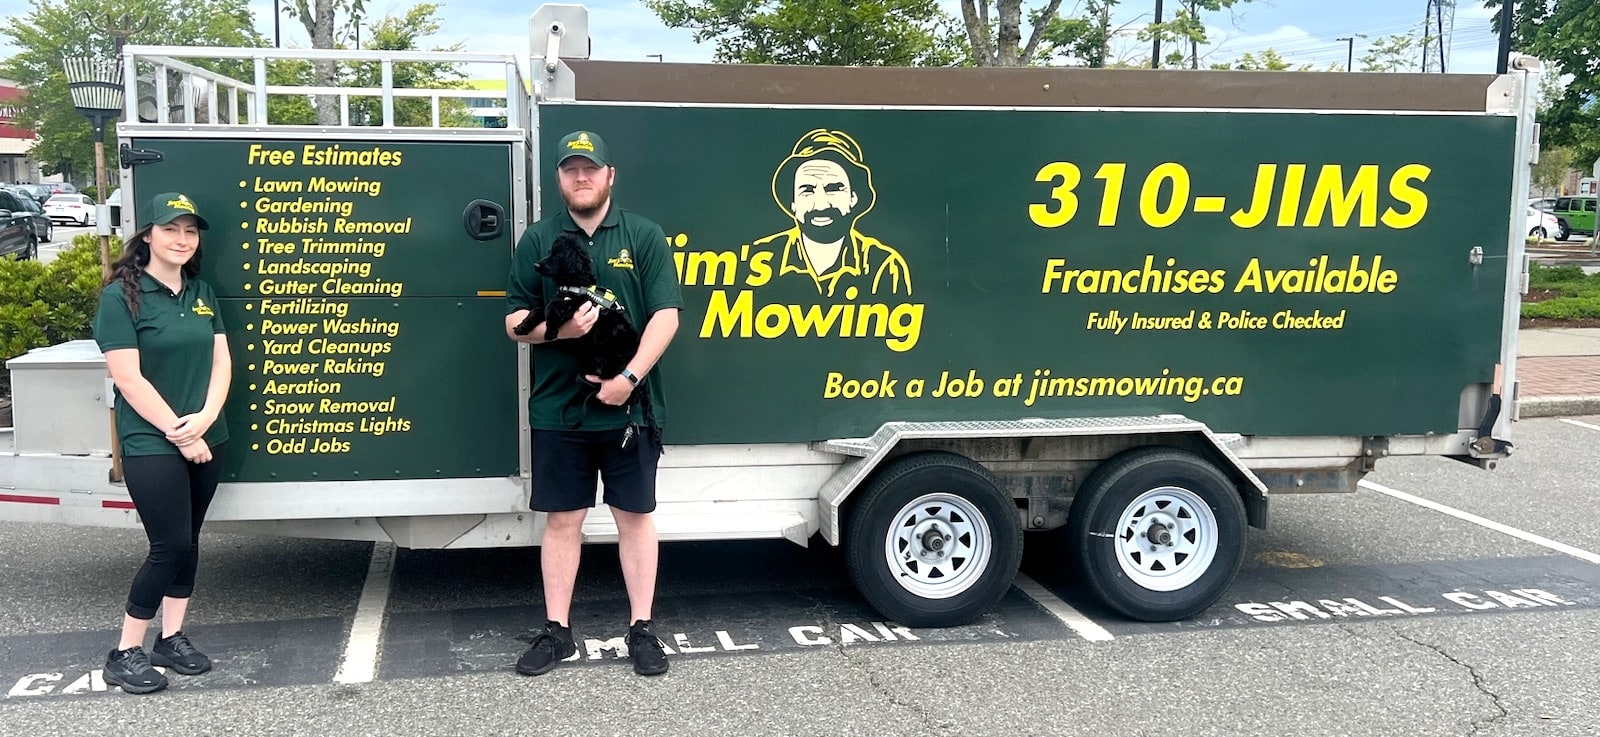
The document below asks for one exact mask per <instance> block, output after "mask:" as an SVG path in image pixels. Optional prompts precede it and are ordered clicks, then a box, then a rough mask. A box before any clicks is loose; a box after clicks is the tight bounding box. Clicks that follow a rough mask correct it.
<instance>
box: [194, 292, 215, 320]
mask: <svg viewBox="0 0 1600 737" xmlns="http://www.w3.org/2000/svg"><path fill="white" fill-rule="evenodd" d="M194 314H196V315H199V316H201V317H211V316H212V315H214V314H216V313H213V312H212V311H211V307H210V306H208V305H206V301H205V300H203V299H200V298H199V297H195V298H194Z"/></svg>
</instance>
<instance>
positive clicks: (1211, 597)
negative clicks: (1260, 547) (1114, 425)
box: [1067, 448, 1247, 622]
mask: <svg viewBox="0 0 1600 737" xmlns="http://www.w3.org/2000/svg"><path fill="white" fill-rule="evenodd" d="M1245 527H1246V519H1245V512H1244V501H1243V500H1242V499H1240V497H1239V492H1238V490H1237V489H1236V488H1235V486H1234V484H1233V483H1232V482H1231V481H1230V480H1229V479H1228V477H1227V476H1226V475H1224V474H1223V472H1222V471H1221V470H1219V469H1218V468H1217V467H1216V466H1214V465H1213V464H1211V463H1210V462H1208V461H1206V460H1205V459H1203V458H1201V457H1199V456H1197V455H1195V454H1193V453H1189V452H1187V451H1182V450H1178V449H1175V448H1140V449H1137V450H1132V451H1129V452H1127V453H1123V454H1122V455H1119V456H1117V457H1115V458H1112V459H1111V460H1109V461H1106V462H1105V463H1104V464H1102V465H1101V466H1100V467H1099V468H1097V469H1096V470H1095V472H1094V473H1093V474H1092V475H1091V476H1090V478H1089V479H1088V480H1087V481H1086V482H1085V484H1084V486H1083V488H1081V489H1080V490H1079V491H1078V495H1077V497H1076V498H1075V499H1073V502H1072V509H1071V511H1070V513H1069V517H1068V519H1067V539H1068V546H1069V549H1070V551H1071V553H1072V558H1073V564H1074V565H1075V566H1076V567H1077V569H1078V570H1079V572H1080V573H1081V574H1082V576H1083V578H1084V580H1086V581H1088V583H1089V585H1090V587H1091V588H1092V589H1093V591H1094V593H1095V594H1096V595H1097V596H1098V597H1099V598H1100V600H1101V601H1103V602H1104V603H1105V604H1106V605H1108V606H1110V607H1111V608H1112V609H1115V610H1117V611H1118V612H1121V613H1122V614H1124V615H1126V616H1128V617H1131V618H1133V619H1138V620H1143V621H1147V622H1168V621H1172V620H1177V619H1185V618H1187V617H1192V616H1194V615H1196V614H1198V613H1200V612H1201V611H1204V610H1205V608H1206V607H1208V606H1211V605H1212V604H1213V603H1215V602H1216V600H1217V599H1219V598H1221V596H1222V593H1223V592H1224V591H1226V590H1227V588H1228V585H1229V584H1231V583H1232V582H1233V578H1234V576H1235V575H1236V574H1237V573H1238V572H1239V566H1240V564H1242V563H1243V562H1244V553H1245V545H1246V543H1247V539H1246V533H1245Z"/></svg>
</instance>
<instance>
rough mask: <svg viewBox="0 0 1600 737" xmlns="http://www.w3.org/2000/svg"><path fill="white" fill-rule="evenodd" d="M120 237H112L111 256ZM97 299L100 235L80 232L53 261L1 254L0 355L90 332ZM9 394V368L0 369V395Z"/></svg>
mask: <svg viewBox="0 0 1600 737" xmlns="http://www.w3.org/2000/svg"><path fill="white" fill-rule="evenodd" d="M121 250H122V240H121V239H120V238H117V237H116V236H112V237H111V257H112V258H113V259H115V258H116V257H117V254H118V253H119V252H120V251H121ZM99 303H100V237H99V236H95V235H79V236H77V237H76V238H73V239H72V245H71V247H69V248H66V249H64V250H62V251H61V253H60V255H58V256H57V257H56V259H55V260H54V261H51V262H50V263H48V264H41V263H39V262H38V261H19V260H14V259H9V258H0V357H4V359H5V360H10V359H12V358H15V357H17V356H20V355H22V354H24V353H27V352H28V351H30V350H33V349H34V348H43V347H45V346H50V345H56V344H57V343H64V342H66V341H69V340H78V339H81V338H89V337H93V331H92V323H93V321H94V313H95V309H96V307H97V306H98V305H99ZM10 395H11V372H10V371H0V396H10Z"/></svg>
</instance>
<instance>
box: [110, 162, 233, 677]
mask: <svg viewBox="0 0 1600 737" xmlns="http://www.w3.org/2000/svg"><path fill="white" fill-rule="evenodd" d="M140 223H141V225H140V228H139V232H138V233H137V234H135V235H134V236H133V237H132V238H130V239H129V240H128V241H127V243H125V244H124V245H123V254H122V257H121V258H120V259H118V260H117V263H116V264H115V265H114V266H113V267H112V273H111V278H110V279H109V280H108V281H107V284H106V287H105V289H104V290H103V291H102V292H101V293H100V311H99V312H98V313H97V314H96V315H95V320H94V337H95V341H96V342H97V343H99V344H100V350H101V351H103V352H104V353H105V357H106V368H107V369H109V370H110V372H111V379H112V381H113V382H115V383H116V386H117V392H116V395H117V402H116V420H117V442H118V443H119V444H120V445H121V448H122V465H123V476H124V479H125V480H126V483H127V487H128V495H129V496H131V497H133V504H134V506H135V507H137V508H138V510H139V519H140V520H142V521H143V522H144V529H145V534H146V535H148V536H149V538H150V555H149V557H147V558H146V559H145V562H144V565H143V566H142V567H141V568H140V569H139V572H138V574H137V575H135V576H134V578H133V586H132V588H131V590H130V591H129V592H128V603H127V607H126V613H125V614H124V616H123V618H122V641H121V643H119V644H118V645H117V649H116V650H113V651H111V654H110V655H108V656H107V657H106V666H105V679H106V682H107V683H113V684H116V685H118V686H121V687H122V690H123V691H126V692H128V693H150V692H152V691H159V690H161V689H163V688H166V687H167V677H166V676H164V675H162V674H161V672H160V671H158V670H156V669H155V666H164V667H167V668H170V669H172V670H174V671H176V672H178V673H182V674H184V675H198V674H200V673H204V672H206V671H208V670H210V669H211V660H210V659H209V658H207V657H206V656H205V655H204V654H202V653H201V652H200V651H199V650H197V649H195V646H194V645H193V644H192V643H191V642H189V637H188V636H187V635H185V634H184V633H183V616H184V614H185V613H186V612H187V611H188V609H189V595H190V593H191V592H192V591H193V590H194V574H195V567H196V564H197V562H198V560H199V541H200V523H201V522H202V521H203V520H204V519H205V515H206V507H207V506H209V505H210V504H211V498H212V496H213V495H214V494H215V493H216V490H217V482H218V481H219V480H220V479H221V478H222V454H223V443H224V441H226V440H227V439H228V431H227V426H226V424H225V423H224V422H223V421H222V404H223V401H224V400H225V399H226V398H227V396H228V381H229V379H230V376H231V370H232V368H231V364H230V362H229V357H228V343H227V340H226V338H225V337H224V335H223V329H222V317H221V316H220V315H218V314H217V311H216V310H217V300H216V294H215V293H214V292H212V290H211V286H210V285H208V284H206V283H205V282H203V281H200V280H199V279H197V278H195V276H196V275H197V274H198V273H199V271H200V231H202V230H205V229H206V228H207V227H208V226H207V223H206V221H205V218H202V217H200V214H199V213H198V212H196V211H195V206H194V203H193V202H192V201H190V199H189V198H188V197H185V196H184V195H182V194H179V193H176V192H170V193H166V194H160V195H156V196H155V198H154V199H152V200H151V201H150V204H149V207H147V208H146V209H145V210H144V211H143V212H142V213H140ZM158 609H159V610H160V611H161V636H160V638H159V639H157V640H156V644H155V647H153V648H152V649H151V650H150V652H149V653H146V652H145V650H144V647H143V644H144V636H145V632H146V631H147V630H148V629H149V627H150V620H151V619H153V618H155V615H156V611H157V610H158Z"/></svg>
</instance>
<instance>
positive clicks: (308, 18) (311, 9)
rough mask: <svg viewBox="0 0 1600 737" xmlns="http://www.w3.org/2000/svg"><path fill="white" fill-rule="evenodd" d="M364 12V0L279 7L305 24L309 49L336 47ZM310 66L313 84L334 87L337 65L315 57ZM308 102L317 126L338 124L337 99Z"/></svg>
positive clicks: (316, 0) (317, 0)
mask: <svg viewBox="0 0 1600 737" xmlns="http://www.w3.org/2000/svg"><path fill="white" fill-rule="evenodd" d="M341 12H342V13H343V15H344V20H343V26H342V27H341V26H340V25H339V15H340V13H341ZM365 13H366V4H365V2H364V0H291V1H290V2H289V3H287V4H285V5H284V6H283V14H284V15H287V16H289V17H291V18H297V19H299V20H300V25H302V26H304V27H305V29H306V33H307V34H308V35H310V36H311V48H313V49H333V48H338V41H339V38H340V37H341V36H349V35H351V34H352V33H353V32H354V31H355V29H356V28H357V27H358V26H359V25H360V24H361V17H362V15H364V14H365ZM341 28H342V29H343V31H344V32H343V33H342V34H341V33H340V30H341ZM312 69H313V71H312V75H311V79H312V81H313V83H314V84H315V85H316V86H318V87H336V86H338V84H339V66H338V64H337V63H335V62H334V61H333V60H331V59H319V60H317V61H315V62H313V63H312ZM312 101H313V104H314V106H315V108H316V113H317V123H318V124H319V125H338V124H339V107H338V106H339V98H337V97H333V96H331V95H318V96H315V97H313V98H312Z"/></svg>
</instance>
